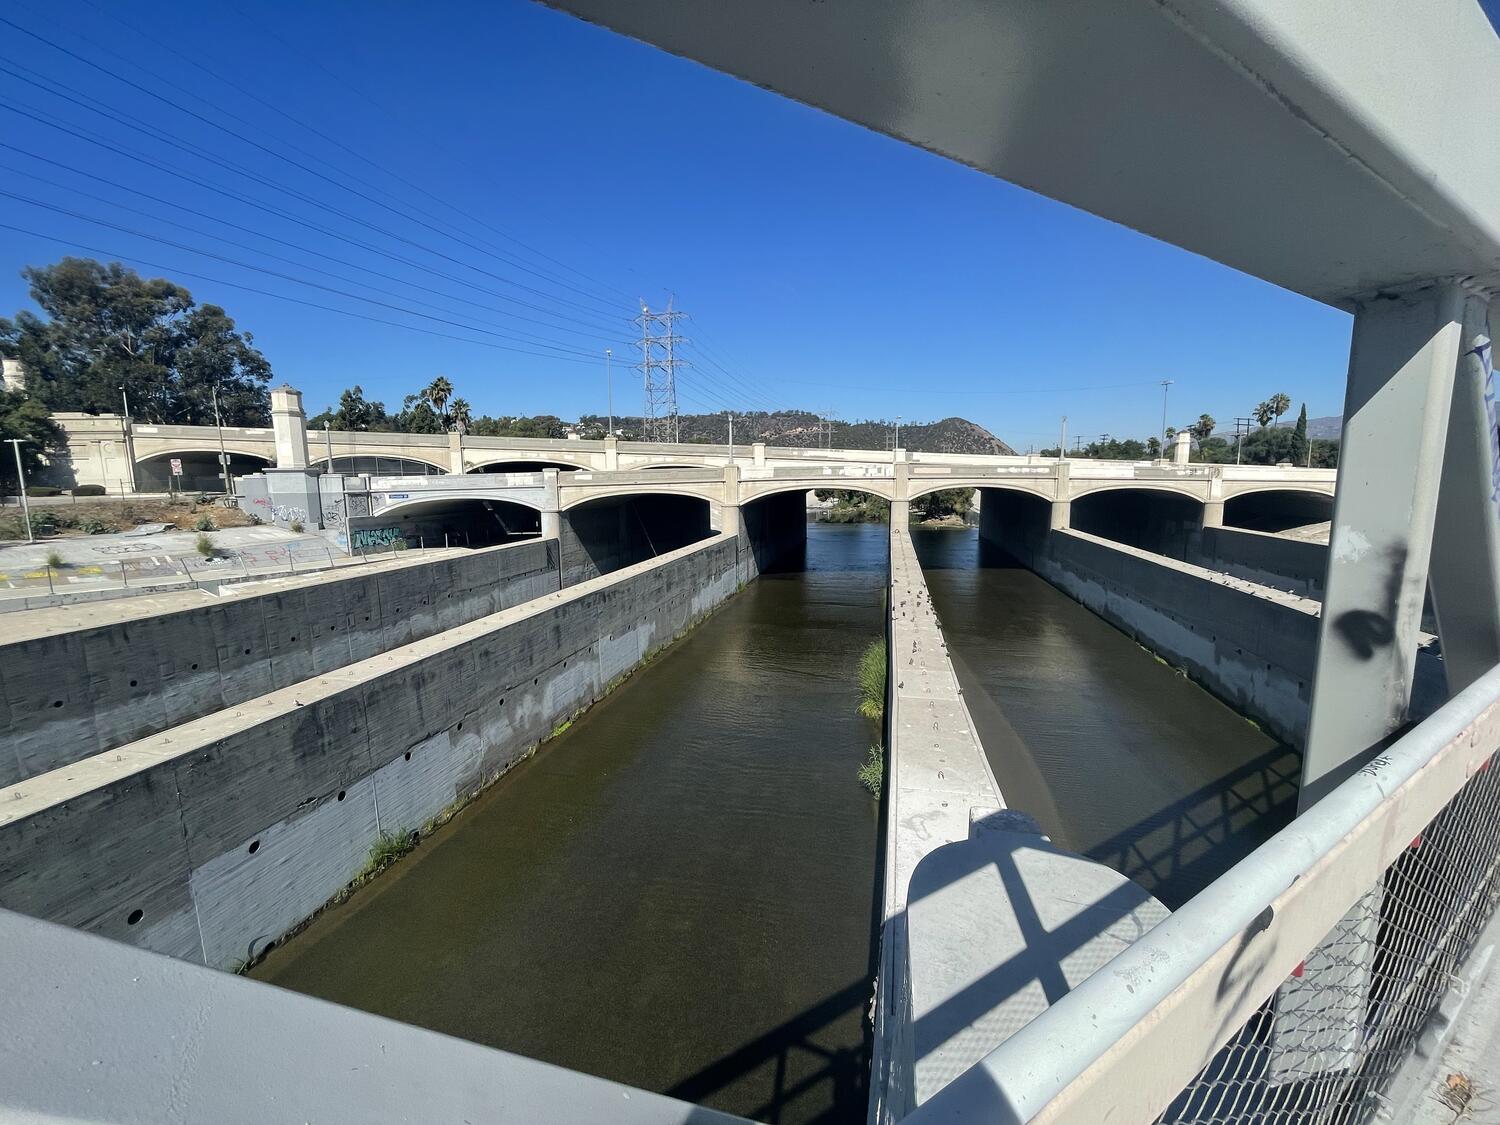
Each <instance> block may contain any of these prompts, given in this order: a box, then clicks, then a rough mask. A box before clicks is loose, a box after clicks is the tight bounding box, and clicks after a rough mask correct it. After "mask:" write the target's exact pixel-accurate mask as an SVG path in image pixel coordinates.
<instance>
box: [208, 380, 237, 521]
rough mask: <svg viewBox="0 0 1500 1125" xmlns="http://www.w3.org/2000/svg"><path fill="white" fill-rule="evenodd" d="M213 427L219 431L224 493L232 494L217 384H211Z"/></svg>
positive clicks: (220, 463)
mask: <svg viewBox="0 0 1500 1125" xmlns="http://www.w3.org/2000/svg"><path fill="white" fill-rule="evenodd" d="M213 400H214V428H215V429H216V430H218V431H219V474H220V475H221V476H222V477H223V478H224V495H225V496H233V495H234V488H233V487H232V486H231V485H230V483H229V454H228V453H226V452H225V451H224V420H223V419H222V418H220V417H219V384H217V383H215V384H214V385H213Z"/></svg>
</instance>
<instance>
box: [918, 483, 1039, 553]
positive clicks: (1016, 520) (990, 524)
mask: <svg viewBox="0 0 1500 1125" xmlns="http://www.w3.org/2000/svg"><path fill="white" fill-rule="evenodd" d="M975 492H976V499H977V501H978V503H979V564H980V565H981V566H986V567H1001V566H1015V565H1017V564H1018V563H1019V564H1020V565H1022V566H1027V567H1030V566H1033V565H1034V564H1035V562H1036V558H1037V553H1038V552H1039V551H1040V550H1041V547H1042V543H1043V541H1044V540H1045V539H1046V537H1047V530H1048V529H1049V528H1050V527H1051V526H1052V501H1050V500H1046V499H1043V498H1042V497H1040V496H1037V495H1035V494H1034V493H1030V492H1022V491H1020V490H1019V489H1013V488H979V489H976V490H975ZM959 557H960V558H962V556H959ZM922 565H923V566H924V567H927V568H935V569H943V565H942V563H941V562H940V561H939V560H938V559H937V558H936V557H931V558H929V557H928V555H924V557H923V559H922ZM954 565H969V564H968V563H967V562H959V563H956V564H954Z"/></svg>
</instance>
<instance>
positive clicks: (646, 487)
mask: <svg viewBox="0 0 1500 1125" xmlns="http://www.w3.org/2000/svg"><path fill="white" fill-rule="evenodd" d="M562 487H563V490H564V491H563V499H562V503H561V504H560V505H559V506H560V507H561V509H562V510H563V511H564V512H567V511H571V510H573V509H574V508H582V507H585V506H586V505H589V504H596V503H601V502H603V501H606V500H629V499H631V498H633V497H637V496H679V497H685V498H687V499H690V500H701V501H703V503H705V504H716V503H719V502H720V501H721V500H722V499H723V495H724V486H723V484H721V483H719V482H713V483H710V484H705V485H700V486H694V485H691V484H681V485H669V484H659V485H658V484H630V485H619V486H617V487H614V488H609V487H604V488H592V489H591V488H586V487H583V486H576V485H568V484H566V483H565V484H564V485H563V486H562Z"/></svg>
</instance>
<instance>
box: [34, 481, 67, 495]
mask: <svg viewBox="0 0 1500 1125" xmlns="http://www.w3.org/2000/svg"><path fill="white" fill-rule="evenodd" d="M26 495H27V496H61V495H62V489H60V488H57V487H55V486H54V485H50V484H28V485H27V486H26Z"/></svg>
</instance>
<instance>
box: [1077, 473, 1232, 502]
mask: <svg viewBox="0 0 1500 1125" xmlns="http://www.w3.org/2000/svg"><path fill="white" fill-rule="evenodd" d="M1101 492H1157V493H1166V494H1169V495H1173V496H1182V497H1185V498H1187V499H1189V500H1193V501H1195V502H1196V503H1198V504H1200V505H1201V504H1202V503H1203V501H1204V499H1205V498H1206V497H1207V495H1208V480H1207V478H1199V479H1197V480H1191V479H1189V480H1159V481H1158V480H1138V479H1135V478H1131V477H1122V478H1120V479H1118V480H1104V481H1094V482H1089V483H1083V482H1079V483H1076V484H1074V485H1073V486H1072V487H1071V488H1070V489H1069V492H1068V499H1069V500H1081V499H1083V498H1084V497H1085V496H1095V495H1097V494H1099V493H1101Z"/></svg>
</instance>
